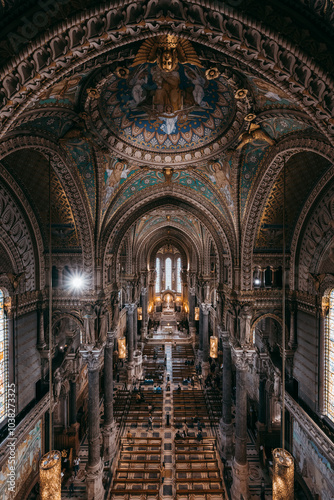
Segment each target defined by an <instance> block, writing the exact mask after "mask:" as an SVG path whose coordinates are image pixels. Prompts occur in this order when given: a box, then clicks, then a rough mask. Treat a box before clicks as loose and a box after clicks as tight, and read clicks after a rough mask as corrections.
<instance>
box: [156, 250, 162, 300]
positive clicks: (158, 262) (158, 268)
mask: <svg viewBox="0 0 334 500" xmlns="http://www.w3.org/2000/svg"><path fill="white" fill-rule="evenodd" d="M155 271H156V279H155V293H160V279H161V278H160V275H161V270H160V259H158V258H156V261H155Z"/></svg>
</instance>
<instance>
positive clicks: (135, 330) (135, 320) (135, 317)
mask: <svg viewBox="0 0 334 500" xmlns="http://www.w3.org/2000/svg"><path fill="white" fill-rule="evenodd" d="M137 335H138V309H137V305H135V306H134V310H133V349H134V351H137V349H138V336H137Z"/></svg>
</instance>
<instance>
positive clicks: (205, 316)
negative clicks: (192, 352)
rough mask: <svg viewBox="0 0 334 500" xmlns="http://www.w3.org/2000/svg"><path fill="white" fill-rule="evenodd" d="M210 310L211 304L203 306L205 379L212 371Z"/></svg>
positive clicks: (203, 366) (203, 371)
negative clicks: (210, 361)
mask: <svg viewBox="0 0 334 500" xmlns="http://www.w3.org/2000/svg"><path fill="white" fill-rule="evenodd" d="M209 309H210V304H201V310H202V336H203V363H202V373H203V378H204V379H205V378H206V377H207V376H208V374H209V371H210V365H209V354H210V346H209Z"/></svg>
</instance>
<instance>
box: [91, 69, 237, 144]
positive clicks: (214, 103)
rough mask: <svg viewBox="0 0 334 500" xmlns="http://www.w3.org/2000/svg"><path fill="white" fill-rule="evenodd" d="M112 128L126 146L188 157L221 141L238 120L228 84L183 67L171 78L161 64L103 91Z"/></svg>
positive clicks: (113, 82) (116, 80)
mask: <svg viewBox="0 0 334 500" xmlns="http://www.w3.org/2000/svg"><path fill="white" fill-rule="evenodd" d="M100 109H101V110H102V113H101V115H102V117H103V119H104V122H105V124H106V126H107V127H109V129H110V130H111V131H112V132H113V133H114V134H115V135H116V137H119V138H121V139H122V140H124V141H125V142H126V143H128V144H130V145H132V146H136V147H138V148H141V149H145V150H148V151H153V152H155V151H164V152H175V151H186V150H187V149H190V148H197V147H200V146H204V145H206V144H207V143H208V142H211V141H213V140H214V139H215V138H216V137H219V136H220V135H221V134H222V133H223V132H224V131H225V129H226V128H227V127H228V125H229V124H230V123H231V119H232V118H233V114H234V99H233V93H232V91H231V88H230V87H229V85H228V83H227V82H226V81H225V80H224V79H223V78H222V77H220V78H219V79H217V80H209V81H208V80H207V79H206V78H205V74H204V71H203V70H202V69H201V68H197V67H196V66H193V65H190V64H179V65H178V66H177V67H176V68H175V70H174V71H171V72H165V71H163V70H162V69H160V68H159V66H158V65H157V64H144V65H140V66H139V67H135V68H130V71H129V74H128V77H127V78H126V79H125V78H118V77H117V76H115V75H113V76H112V77H111V78H110V80H109V81H108V82H107V83H106V84H105V86H104V88H103V89H102V91H101V101H100Z"/></svg>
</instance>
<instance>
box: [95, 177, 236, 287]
mask: <svg viewBox="0 0 334 500" xmlns="http://www.w3.org/2000/svg"><path fill="white" fill-rule="evenodd" d="M163 186H164V190H161V188H158V189H151V190H150V195H149V196H145V194H146V193H144V194H140V195H139V196H138V197H136V200H135V201H136V202H135V203H133V205H132V207H131V208H130V209H127V210H126V209H125V208H122V209H120V210H119V211H118V212H117V214H116V216H115V220H113V219H111V221H110V222H109V223H108V226H107V227H106V228H105V230H104V232H103V234H102V236H101V247H100V248H101V260H102V262H105V261H106V258H107V251H109V253H110V252H111V253H112V254H113V255H116V254H117V250H116V249H117V248H118V247H119V245H120V241H121V240H122V238H123V235H124V234H125V232H126V231H127V229H128V228H129V227H130V226H131V225H132V224H133V222H135V221H136V220H137V219H138V218H139V217H140V216H141V215H143V214H145V213H146V212H148V211H149V210H151V209H153V208H156V207H157V201H158V202H159V206H164V205H168V206H171V205H173V206H178V207H180V208H184V209H185V210H187V211H189V212H190V213H192V214H194V215H195V216H196V217H197V219H199V220H200V221H201V222H202V223H203V224H204V225H205V226H206V227H207V228H208V230H209V232H210V233H211V234H212V237H213V239H214V241H215V245H216V246H217V253H218V256H219V259H222V260H225V261H227V262H228V264H229V266H231V265H232V262H233V258H234V255H235V247H234V245H235V235H234V233H232V231H231V228H229V227H228V226H223V225H222V223H224V220H222V218H221V216H219V214H218V213H217V212H216V210H215V209H214V208H213V207H212V206H210V205H208V204H206V203H204V202H203V201H202V200H201V203H199V202H197V201H196V200H194V199H192V198H190V197H189V196H188V193H187V192H186V193H185V191H184V190H182V189H181V190H179V189H177V186H173V187H172V188H171V187H169V186H168V185H166V184H163ZM225 231H226V233H227V232H228V236H230V238H231V239H230V240H229V239H228V237H227V234H226V233H225ZM110 241H113V247H112V248H109V244H110ZM228 241H232V245H231V246H230V245H229V243H228ZM224 248H225V249H226V250H227V254H226V253H225V252H224ZM115 265H116V264H115V263H114V266H115ZM104 267H105V266H104ZM222 269H223V266H222V265H221V266H220V274H221V273H222ZM114 275H116V269H115V270H114ZM220 278H221V281H223V276H220ZM229 284H230V286H232V273H229Z"/></svg>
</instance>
